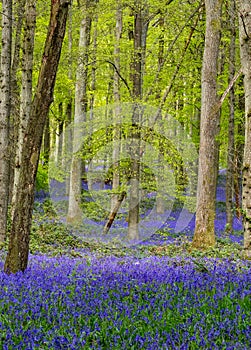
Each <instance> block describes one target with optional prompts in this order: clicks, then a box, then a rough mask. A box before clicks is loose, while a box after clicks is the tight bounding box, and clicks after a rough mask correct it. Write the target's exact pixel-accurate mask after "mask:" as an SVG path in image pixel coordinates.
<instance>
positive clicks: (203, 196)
mask: <svg viewBox="0 0 251 350" xmlns="http://www.w3.org/2000/svg"><path fill="white" fill-rule="evenodd" d="M205 5H206V35H205V48H204V56H203V67H202V82H201V84H202V91H201V94H202V97H201V124H200V150H199V172H198V189H197V210H196V224H195V233H194V238H193V246H194V247H195V248H201V249H203V248H207V247H211V246H214V245H215V231H214V219H215V193H216V179H217V169H218V146H217V140H216V137H217V135H218V132H219V110H218V108H217V105H218V102H219V101H218V97H217V63H218V53H219V46H220V30H221V8H222V0H206V1H205Z"/></svg>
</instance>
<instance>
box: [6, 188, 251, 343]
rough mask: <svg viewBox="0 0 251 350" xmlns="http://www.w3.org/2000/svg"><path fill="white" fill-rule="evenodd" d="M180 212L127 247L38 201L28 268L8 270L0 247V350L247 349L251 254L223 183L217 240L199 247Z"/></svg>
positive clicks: (250, 326)
mask: <svg viewBox="0 0 251 350" xmlns="http://www.w3.org/2000/svg"><path fill="white" fill-rule="evenodd" d="M176 214H177V215H179V213H178V212H177V213H176ZM176 214H175V211H174V212H173V213H172V217H173V219H172V220H170V221H169V222H168V223H166V225H163V227H162V228H161V229H159V230H158V231H156V232H155V234H154V235H152V236H151V237H148V239H147V240H145V241H144V242H141V243H139V244H136V245H131V246H130V247H126V246H124V245H119V244H118V243H117V242H108V243H104V242H103V243H102V242H97V241H95V240H89V241H85V240H83V237H80V235H79V234H78V232H74V230H69V229H68V228H67V227H66V226H65V225H64V224H63V223H62V222H61V221H60V220H58V219H57V218H55V215H54V212H53V210H52V208H51V207H50V204H49V203H48V202H44V203H43V204H39V203H38V204H37V206H36V210H35V212H34V222H33V229H32V234H31V243H30V247H31V254H30V260H29V267H28V269H27V270H26V271H25V273H17V274H15V275H11V276H7V275H6V274H4V273H3V272H2V270H3V262H4V257H5V254H6V246H3V247H2V249H1V251H0V254H1V262H0V268H1V272H0V281H1V283H0V349H8V350H9V349H24V350H33V349H40V350H42V349H43V350H44V349H128V350H129V349H152V350H156V349H189V350H190V349H228V350H230V349H239V350H245V349H250V348H251V262H250V261H247V260H244V259H242V243H243V238H242V227H241V222H240V221H238V219H236V218H235V220H234V228H235V230H234V231H233V233H231V234H227V233H226V232H225V216H226V215H225V208H224V188H223V187H221V186H218V191H217V215H216V223H215V227H216V234H217V245H216V247H215V248H213V249H209V250H207V251H204V252H201V251H197V250H192V249H191V239H192V235H193V229H194V219H192V220H191V222H190V224H189V225H188V226H187V227H186V228H185V229H184V230H183V231H182V232H179V233H175V232H174V229H173V228H174V223H175V217H177V215H176ZM175 215H176V216H175Z"/></svg>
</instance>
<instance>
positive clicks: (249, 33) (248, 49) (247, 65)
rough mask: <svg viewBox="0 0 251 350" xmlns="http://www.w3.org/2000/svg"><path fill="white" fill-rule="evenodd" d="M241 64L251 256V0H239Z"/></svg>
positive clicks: (247, 250)
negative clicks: (243, 91)
mask: <svg viewBox="0 0 251 350" xmlns="http://www.w3.org/2000/svg"><path fill="white" fill-rule="evenodd" d="M239 27H240V52H241V65H242V71H243V74H244V90H245V146H244V157H243V182H242V191H243V194H242V210H243V226H244V255H245V256H246V257H248V258H249V259H250V258H251V94H250V91H251V2H250V1H249V0H239Z"/></svg>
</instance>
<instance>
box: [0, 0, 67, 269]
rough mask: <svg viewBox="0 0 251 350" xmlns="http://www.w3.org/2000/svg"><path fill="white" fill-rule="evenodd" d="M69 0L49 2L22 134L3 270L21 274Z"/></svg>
mask: <svg viewBox="0 0 251 350" xmlns="http://www.w3.org/2000/svg"><path fill="white" fill-rule="evenodd" d="M70 3H71V0H52V1H51V15H50V24H49V28H48V33H47V38H46V42H45V48H44V53H43V58H42V64H41V68H40V73H39V78H38V83H37V88H36V93H35V96H34V99H33V102H32V106H31V110H30V116H29V122H28V124H27V128H26V132H25V135H24V145H23V148H22V154H21V162H20V175H19V179H18V184H17V187H18V192H17V195H16V202H15V207H14V212H13V221H12V225H11V232H10V241H9V247H8V253H7V258H6V261H5V266H4V270H5V272H7V273H15V272H17V271H24V270H25V269H26V268H27V264H28V256H29V236H30V227H31V220H32V210H33V204H34V190H35V179H36V173H37V166H38V160H39V154H40V149H41V143H42V137H43V130H44V125H45V122H46V118H47V116H48V112H49V107H50V104H51V102H52V99H53V90H54V85H55V79H56V73H57V68H58V63H59V59H60V54H61V47H62V43H63V39H64V35H65V28H66V20H67V16H68V7H69V5H70Z"/></svg>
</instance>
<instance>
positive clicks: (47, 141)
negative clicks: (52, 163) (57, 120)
mask: <svg viewBox="0 0 251 350" xmlns="http://www.w3.org/2000/svg"><path fill="white" fill-rule="evenodd" d="M50 150H51V133H50V118H49V116H48V117H47V118H46V122H45V128H44V137H43V153H44V162H45V164H46V165H47V164H49V160H50Z"/></svg>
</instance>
